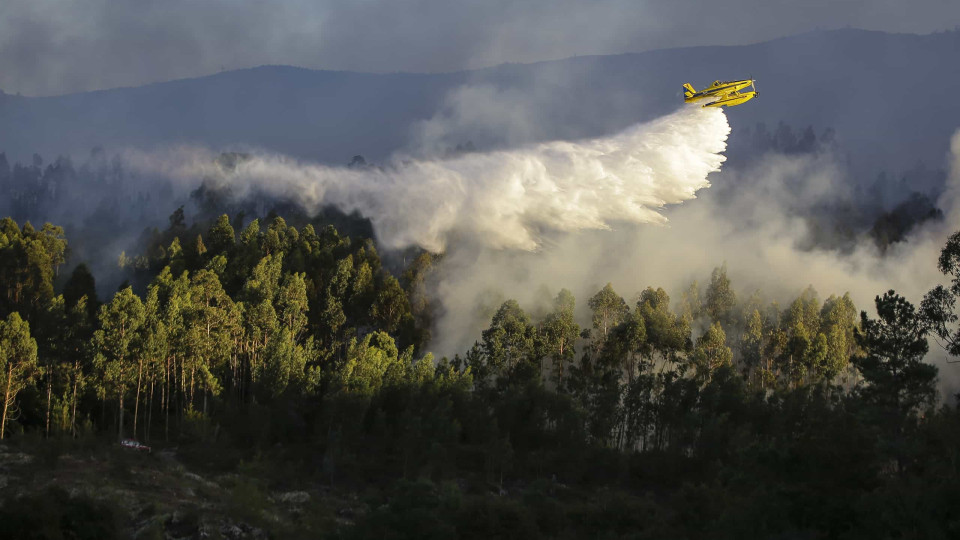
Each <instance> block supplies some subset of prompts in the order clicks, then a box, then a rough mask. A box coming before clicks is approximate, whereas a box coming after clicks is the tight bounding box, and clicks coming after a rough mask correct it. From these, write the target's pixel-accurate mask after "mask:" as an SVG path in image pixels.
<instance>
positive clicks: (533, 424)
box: [0, 208, 960, 538]
mask: <svg viewBox="0 0 960 540" xmlns="http://www.w3.org/2000/svg"><path fill="white" fill-rule="evenodd" d="M315 221H316V223H310V222H309V220H308V222H306V223H304V224H302V225H301V226H299V227H298V226H293V225H290V224H288V223H287V222H286V221H285V220H284V219H283V218H282V217H280V216H276V215H274V216H272V217H268V218H266V219H264V221H261V220H259V219H254V220H252V221H250V222H249V223H245V224H244V223H243V222H244V218H243V216H242V215H237V216H235V217H234V219H233V220H231V218H230V217H229V216H228V215H221V216H219V217H217V218H215V219H211V220H206V221H204V220H201V221H198V222H196V223H193V224H192V225H189V226H188V225H187V223H186V219H185V216H184V212H183V209H182V208H181V209H178V210H177V211H175V212H174V213H173V214H172V215H171V216H170V218H169V226H168V227H167V228H166V229H165V230H155V231H153V232H152V233H151V234H149V235H145V236H144V238H143V239H142V246H141V248H142V254H139V255H136V256H133V257H127V256H126V255H123V256H121V259H120V261H118V262H119V265H120V266H122V267H126V269H127V275H128V276H129V279H130V281H129V282H128V283H124V284H123V285H121V286H120V288H119V290H118V291H117V292H116V293H115V294H113V295H112V296H108V297H105V298H99V297H98V294H97V288H96V286H95V276H94V275H92V273H91V272H90V270H89V269H88V267H87V266H86V265H84V264H78V265H76V266H75V267H74V268H72V269H69V270H68V269H66V268H65V263H66V261H67V260H68V259H69V253H70V245H69V243H68V238H66V236H65V234H64V231H63V229H62V228H60V227H58V226H56V225H53V224H49V223H48V224H44V225H43V226H42V227H40V228H36V227H35V226H33V225H31V224H30V223H29V222H24V223H22V224H20V223H17V222H16V221H14V220H13V219H11V218H4V219H3V220H2V221H0V368H2V370H0V371H2V373H0V392H2V393H3V396H4V399H3V404H2V405H3V407H2V424H0V438H3V439H4V441H3V443H0V444H3V445H11V444H12V445H16V446H15V447H10V446H4V447H3V448H4V449H5V452H6V453H5V454H3V455H10V454H9V452H12V450H11V448H19V449H20V450H21V451H22V452H26V453H28V454H29V453H37V454H38V455H41V456H43V455H48V456H49V455H50V452H51V450H49V449H50V448H56V449H57V450H56V452H55V453H54V455H53V457H47V458H45V459H43V460H41V461H40V463H41V464H42V465H40V466H41V467H43V468H46V469H47V470H51V469H52V470H54V471H56V470H58V467H59V468H63V467H65V466H64V465H63V462H64V458H62V457H58V456H60V453H61V452H62V453H64V454H70V453H71V452H80V453H82V452H93V451H94V450H91V448H94V449H97V448H99V449H100V450H97V451H99V452H108V454H107V455H108V456H112V457H109V458H107V459H108V460H114V461H116V462H117V463H120V464H121V465H120V466H119V467H121V468H123V467H126V469H124V470H125V471H126V472H125V473H124V474H125V475H127V476H129V475H130V474H135V472H136V471H142V470H146V469H147V468H149V467H150V466H152V465H149V464H150V463H153V462H154V461H156V460H157V459H160V458H159V457H155V456H159V455H162V454H163V453H164V449H170V450H169V452H170V453H172V454H175V456H176V459H178V460H181V461H182V462H183V463H185V464H186V466H188V467H190V468H191V470H194V471H197V472H200V473H202V474H223V475H227V476H226V478H233V480H232V482H233V483H232V484H230V482H231V481H229V480H224V481H223V482H225V483H226V484H228V485H232V487H221V489H223V490H227V492H228V493H229V495H228V496H227V499H228V500H230V501H234V502H233V503H231V504H230V505H228V508H227V510H224V512H226V513H227V514H228V515H230V516H231V518H230V519H232V520H234V521H233V523H241V524H242V525H243V527H247V528H246V529H243V530H246V531H253V533H251V534H253V536H254V537H255V536H256V535H258V534H259V535H261V536H263V537H278V538H279V537H296V536H304V537H316V536H317V535H320V536H324V535H328V536H331V537H343V538H427V537H429V538H450V537H460V538H536V537H558V538H565V537H566V538H574V537H591V538H744V537H753V538H760V537H767V538H820V537H826V538H878V537H891V538H893V537H896V538H920V537H923V538H949V537H954V536H955V535H956V534H957V533H958V532H960V519H958V517H957V516H958V514H957V513H956V512H955V511H954V510H953V507H954V502H955V501H956V500H957V497H958V496H960V488H958V486H960V484H958V482H957V480H958V477H960V459H958V458H960V440H958V433H960V430H958V427H960V415H958V411H957V409H956V407H955V405H954V399H953V398H952V397H949V396H948V397H944V398H942V397H941V396H940V395H939V394H938V391H937V369H936V368H935V367H934V366H932V365H930V364H927V363H924V362H923V359H924V357H925V356H926V354H927V353H928V347H929V345H928V342H929V340H933V341H934V342H936V343H937V344H938V346H943V347H945V348H946V349H947V351H948V352H949V353H950V354H953V355H957V354H958V353H960V334H958V332H957V330H956V329H955V323H956V322H957V311H956V299H957V297H958V296H960V232H958V233H956V234H954V235H953V236H952V237H951V238H950V240H949V242H948V243H947V245H946V246H944V248H943V251H942V254H941V257H940V260H939V267H940V270H941V271H942V272H943V273H944V274H945V275H946V276H947V278H948V279H949V280H950V285H949V286H946V287H937V288H935V289H933V290H932V291H930V293H929V294H927V295H926V297H925V298H923V299H922V302H921V303H920V304H919V305H917V306H915V305H913V304H912V303H910V302H909V301H908V300H907V299H906V298H903V297H902V296H899V295H898V294H896V292H894V291H888V292H882V291H878V292H879V293H881V294H880V296H878V297H877V298H876V306H875V307H876V313H877V317H876V318H872V317H871V316H869V315H868V314H867V313H866V312H860V313H858V311H857V307H855V306H854V305H853V303H852V302H851V300H850V298H849V296H847V295H831V296H829V297H828V298H826V299H825V300H822V301H821V300H820V298H819V297H818V294H817V292H816V291H814V290H813V289H808V290H806V291H803V292H802V294H800V295H799V296H798V297H797V298H796V299H794V300H793V301H792V302H790V303H789V304H788V305H782V306H781V305H778V304H777V303H775V302H768V301H766V300H764V298H763V296H762V294H761V293H760V292H757V293H756V294H753V295H751V296H749V297H743V296H742V295H740V296H738V295H737V294H736V293H735V287H734V285H733V284H732V283H731V282H730V280H729V279H728V277H727V274H726V269H725V268H724V267H718V268H717V269H715V270H714V272H713V273H712V275H711V276H709V278H708V279H707V280H705V281H704V284H705V286H703V287H701V286H699V285H698V284H697V283H693V284H691V285H690V287H689V289H688V290H687V291H685V292H684V293H683V294H682V295H681V297H680V298H679V299H673V300H671V298H670V297H669V296H668V295H667V293H666V292H665V291H664V290H663V289H658V288H653V287H649V288H647V289H645V290H643V291H631V293H636V294H635V296H633V297H630V298H632V300H630V301H629V302H628V301H627V300H626V299H625V298H624V297H623V296H621V295H620V294H619V293H618V292H617V291H615V290H614V288H613V287H612V286H611V285H610V284H608V285H607V286H605V287H603V288H602V289H601V290H599V291H597V292H596V294H595V295H593V296H592V297H590V298H588V299H585V300H584V299H575V298H574V297H573V295H572V294H571V293H570V292H569V291H567V290H561V291H559V292H557V293H556V296H555V299H554V301H553V303H552V307H551V308H550V309H543V308H541V307H536V308H535V309H529V310H528V311H525V310H524V309H523V307H522V306H520V305H518V303H517V302H515V301H512V300H508V301H506V302H504V303H503V304H502V305H501V306H499V308H498V309H496V311H495V313H493V315H492V318H491V320H490V324H489V327H488V328H487V329H486V330H485V331H483V332H482V334H481V336H479V337H480V339H479V340H478V341H477V343H476V344H475V345H474V346H473V347H471V348H470V349H469V350H467V351H464V352H463V354H461V355H456V356H454V357H453V358H440V359H437V358H434V357H433V356H432V355H431V354H430V353H429V352H427V348H428V345H429V339H430V328H431V321H432V319H433V317H435V316H436V313H434V311H435V309H436V308H435V306H434V305H433V303H432V302H431V299H430V295H429V294H427V291H426V289H425V285H424V284H425V282H426V280H428V279H429V277H430V273H431V272H432V271H433V269H434V268H435V265H436V263H437V260H438V257H441V256H438V255H433V254H430V253H426V252H422V253H418V254H414V255H411V256H410V257H408V258H407V259H406V261H405V262H406V264H400V265H399V267H398V268H395V269H393V271H391V268H390V266H398V265H387V264H385V263H384V261H383V260H382V259H381V257H380V255H379V254H378V251H377V249H376V246H375V245H374V242H373V241H371V240H369V239H364V238H350V237H347V236H343V235H341V233H339V232H338V230H337V228H336V227H334V226H333V225H330V224H324V223H321V222H320V221H319V220H315ZM932 263H933V262H932ZM578 301H579V302H584V301H585V302H586V305H587V306H588V307H589V312H590V314H591V319H590V321H589V323H588V324H585V325H584V326H582V327H581V326H580V325H579V324H578V322H577V319H576V318H575V316H574V314H575V312H577V313H579V311H577V310H576V308H575V306H576V303H577V302H578ZM469 308H470V306H465V307H464V309H469ZM582 322H585V321H582ZM126 438H136V439H137V440H139V441H141V442H143V443H145V444H148V445H151V446H152V447H153V450H154V453H153V454H152V455H145V454H144V455H141V454H137V453H135V452H133V453H131V452H132V451H126V452H125V451H124V450H123V449H120V447H119V445H117V442H116V441H117V440H118V439H126ZM45 449H47V450H45ZM80 449H82V450H80ZM44 452H46V454H44ZM109 452H112V454H111V453H109ZM4 463H5V465H4V470H8V469H9V467H10V464H9V462H8V461H5V462H4ZM181 466H182V465H181ZM131 471H134V472H131ZM8 472H9V471H8ZM114 473H116V471H113V472H111V473H110V474H106V475H105V476H104V477H103V478H102V479H101V481H103V482H110V480H109V478H112V477H113V475H114ZM63 474H66V473H63ZM63 474H61V475H60V477H61V478H62V476H63ZM117 474H119V473H117ZM231 474H232V475H233V476H230V475H231ZM238 474H239V475H240V477H241V478H246V477H249V478H250V480H237V475H238ZM121 476H122V475H121ZM5 481H6V482H7V490H8V491H9V490H10V488H11V487H12V486H11V484H10V482H11V480H10V479H6V480H5ZM59 482H62V479H61V480H52V481H50V482H49V483H48V484H46V485H43V486H39V485H33V486H32V487H31V486H30V485H27V483H24V485H21V486H20V489H18V490H14V491H12V492H9V493H8V495H7V500H6V501H5V503H4V506H3V507H2V508H0V514H2V515H3V518H2V519H0V536H4V537H26V536H25V535H28V534H34V533H36V534H39V535H40V536H39V537H60V536H57V534H59V533H58V532H57V531H60V532H61V533H62V531H64V530H68V529H69V530H71V531H75V534H77V535H78V536H74V537H91V538H92V537H109V536H128V535H130V534H131V533H130V531H131V530H132V529H131V527H134V525H132V523H134V522H137V523H144V522H145V523H147V524H148V525H146V526H144V527H145V528H142V530H141V529H137V530H138V531H139V532H138V533H137V536H141V533H143V535H144V537H146V535H148V533H149V535H154V536H152V537H164V536H163V535H164V534H166V535H167V536H168V537H169V536H170V535H173V536H176V535H177V534H179V535H180V536H184V535H186V536H190V535H196V536H210V535H211V534H214V536H216V535H217V534H219V535H221V536H226V537H238V536H236V535H231V534H229V533H228V532H223V531H224V530H226V529H223V528H221V529H219V532H218V530H213V533H211V532H210V530H211V529H209V527H210V525H209V523H207V522H206V521H205V520H209V519H210V518H209V517H205V516H206V513H205V512H204V511H199V514H197V515H195V516H194V518H193V519H194V521H192V522H191V521H189V520H184V519H182V516H181V518H176V519H174V518H173V517H169V516H167V517H163V518H160V517H156V518H154V519H153V521H150V519H146V518H144V517H143V516H144V515H147V516H150V515H154V514H155V515H157V516H161V515H165V514H163V512H162V510H163V508H160V507H156V506H151V507H149V508H148V509H143V508H140V509H139V510H138V513H137V514H136V516H135V517H130V516H129V515H127V514H125V513H124V512H121V511H119V510H118V509H117V508H118V506H122V505H120V504H119V503H118V502H117V501H114V500H111V499H110V498H109V497H105V496H103V495H98V492H97V491H96V490H95V489H94V490H90V491H87V492H83V491H82V490H81V491H77V490H73V491H72V492H69V493H68V492H67V491H63V490H62V488H60V487H58V483H59ZM321 487H322V488H323V489H334V490H338V491H337V493H341V494H351V495H349V497H350V499H349V500H352V501H354V502H353V503H351V504H352V509H351V510H349V511H347V512H346V514H344V513H343V512H341V513H340V514H337V513H333V511H332V510H331V508H330V507H325V506H324V505H323V504H322V503H321V502H320V501H318V500H314V502H312V503H310V502H308V503H306V507H304V508H301V509H300V510H299V511H297V512H294V513H292V514H289V515H286V514H285V515H284V516H285V517H284V518H282V519H280V518H273V519H271V518H269V517H268V516H267V515H266V514H267V513H266V512H265V510H264V508H266V507H267V506H268V505H269V504H279V503H276V502H274V503H268V502H265V501H266V500H267V496H266V495H265V493H268V492H271V491H278V490H283V489H290V488H295V489H298V490H302V491H295V492H292V493H303V494H305V495H306V494H308V493H310V492H311V491H313V492H316V490H318V489H321ZM345 497H346V496H345ZM271 500H273V499H271ZM310 500H311V499H310V498H309V496H308V497H307V501H310ZM236 501H241V502H236ZM244 501H245V502H244ZM302 502H303V500H300V503H302ZM209 512H212V511H209ZM175 515H176V514H175ZM344 515H345V516H346V517H344ZM78 516H81V517H78ZM138 520H139V521H138ZM138 526H139V525H138ZM237 526H239V525H236V526H234V528H236V527H237ZM58 527H59V528H58ZM178 527H179V529H177V528H178ZM184 527H186V529H184ZM175 530H179V531H180V533H176V532H175ZM31 531H32V532H31ZM38 531H39V532H38ZM44 531H46V532H44ZM76 531H80V532H76ZM144 531H146V532H144ZM171 531H174V532H171ZM181 533H183V534H181ZM240 536H243V535H240Z"/></svg>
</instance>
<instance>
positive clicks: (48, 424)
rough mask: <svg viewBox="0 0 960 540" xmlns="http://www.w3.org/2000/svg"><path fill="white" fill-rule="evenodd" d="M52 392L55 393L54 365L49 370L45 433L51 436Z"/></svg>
mask: <svg viewBox="0 0 960 540" xmlns="http://www.w3.org/2000/svg"><path fill="white" fill-rule="evenodd" d="M51 394H53V367H52V366H51V367H50V368H49V369H48V371H47V414H46V428H45V430H44V431H45V435H46V437H47V438H48V439H49V438H50V401H51Z"/></svg>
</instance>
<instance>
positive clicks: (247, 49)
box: [0, 0, 960, 95]
mask: <svg viewBox="0 0 960 540" xmlns="http://www.w3.org/2000/svg"><path fill="white" fill-rule="evenodd" d="M907 6H909V8H907ZM907 9H909V11H907ZM958 25H960V2H958V1H957V0H913V1H911V2H907V1H905V0H803V1H801V0H789V1H788V0H723V1H719V2H718V1H704V0H697V1H693V0H522V1H517V0H453V1H452V0H283V1H280V2H277V1H268V0H84V1H81V0H0V89H3V90H4V91H6V92H7V93H16V92H22V93H23V94H25V95H50V94H61V93H68V92H76V91H84V90H93V89H99V88H110V87H115V86H130V85H140V84H145V83H150V82H156V81H164V80H169V79H175V78H181V77H191V76H197V75H204V74H208V73H212V72H216V71H219V70H221V69H237V68H243V67H251V66H257V65H262V64H290V65H297V66H303V67H310V68H323V69H344V70H357V71H376V72H383V71H453V70H459V69H469V68H476V67H483V66H488V65H494V64H499V63H503V62H531V61H536V60H547V59H555V58H564V57H568V56H573V55H586V54H608V53H619V52H633V51H644V50H650V49H658V48H665V47H679V46H686V45H716V44H731V45H732V44H742V43H750V42H755V41H762V40H766V39H771V38H776V37H781V36H784V35H789V34H796V33H800V32H806V31H809V30H815V29H817V28H821V29H832V28H840V27H844V26H853V27H858V28H867V29H875V30H886V31H892V32H913V33H929V32H935V31H941V30H949V29H954V28H955V27H957V26H958Z"/></svg>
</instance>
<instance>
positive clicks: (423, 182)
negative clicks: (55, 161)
mask: <svg viewBox="0 0 960 540" xmlns="http://www.w3.org/2000/svg"><path fill="white" fill-rule="evenodd" d="M729 132H730V127H729V125H728V124H727V120H726V116H725V115H724V114H723V112H722V111H720V110H719V109H702V108H700V107H685V108H682V109H680V110H678V111H677V112H675V113H673V114H670V115H667V116H664V117H662V118H659V119H657V120H655V121H652V122H649V123H645V124H640V125H636V126H634V127H631V128H629V129H627V130H625V131H623V132H621V133H618V134H616V135H613V136H610V137H605V138H598V139H591V140H582V141H574V142H562V141H557V142H548V143H541V144H536V145H530V146H527V147H521V148H518V149H514V150H505V151H494V152H484V153H481V152H474V153H467V154H461V155H459V156H457V157H453V158H450V159H444V160H424V159H403V158H399V157H398V158H395V159H394V160H393V161H392V162H391V163H389V164H387V165H386V166H384V167H364V168H358V169H356V168H354V169H351V168H343V167H329V166H323V165H316V164H305V163H301V162H298V161H296V160H293V159H290V158H287V157H284V156H276V155H259V156H254V157H253V158H252V159H250V160H247V161H243V162H241V163H240V164H238V165H237V167H236V169H235V170H234V171H233V172H231V173H230V174H229V175H228V177H227V178H226V179H225V182H226V183H227V185H229V187H230V188H232V189H233V190H234V191H235V192H236V193H238V194H240V195H244V194H246V193H249V191H248V190H257V191H259V192H264V193H267V194H270V195H275V196H279V197H284V198H289V199H290V200H293V201H296V202H298V203H299V204H301V205H303V206H304V208H305V209H307V210H308V211H313V210H317V209H319V208H320V207H322V206H324V205H334V206H337V207H338V208H340V209H341V210H343V211H345V212H353V211H358V212H360V213H361V214H362V215H364V216H365V217H367V218H369V219H370V220H371V221H372V223H373V225H374V230H375V232H376V235H377V237H378V240H379V242H380V243H381V245H383V246H384V247H386V248H405V247H409V246H420V247H422V248H424V249H427V250H430V251H434V252H440V251H443V250H445V249H446V248H447V246H448V244H449V243H450V241H451V240H452V239H454V238H456V239H458V240H462V241H467V242H471V243H477V244H479V245H482V246H485V247H489V248H495V249H518V250H527V251H531V250H536V249H538V248H539V247H540V245H541V242H542V239H543V237H544V235H548V234H551V233H553V232H571V231H577V230H584V229H608V228H610V226H611V224H612V223H615V222H630V223H657V224H662V223H665V222H666V218H665V217H664V216H663V214H662V213H661V212H660V209H661V208H662V207H664V206H665V205H669V204H677V203H681V202H683V201H686V200H689V199H692V198H694V197H695V194H696V192H697V190H699V189H702V188H705V187H707V186H709V185H710V183H709V182H708V181H707V175H708V174H709V173H711V172H714V171H717V170H719V168H720V164H721V163H722V162H723V161H724V159H725V158H724V156H723V155H721V152H722V151H723V150H724V149H725V148H726V138H727V135H728V134H729ZM128 160H129V161H131V162H132V163H133V164H134V167H136V168H138V169H139V170H150V171H151V172H153V173H159V174H165V175H168V176H173V177H180V178H197V177H198V176H202V175H207V176H210V175H214V176H216V175H217V171H215V170H214V168H213V167H214V166H213V165H211V163H212V162H213V160H212V159H211V156H210V155H206V154H205V153H202V152H200V153H197V152H193V151H178V152H177V153H176V155H175V156H167V157H164V158H161V159H157V157H156V156H155V155H146V154H141V155H131V156H128Z"/></svg>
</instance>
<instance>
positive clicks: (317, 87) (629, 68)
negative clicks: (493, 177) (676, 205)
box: [0, 29, 960, 177]
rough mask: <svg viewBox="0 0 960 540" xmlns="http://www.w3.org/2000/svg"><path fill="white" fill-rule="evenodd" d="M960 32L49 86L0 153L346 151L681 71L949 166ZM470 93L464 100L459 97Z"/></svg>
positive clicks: (533, 116) (574, 101) (4, 105)
mask: <svg viewBox="0 0 960 540" xmlns="http://www.w3.org/2000/svg"><path fill="white" fill-rule="evenodd" d="M958 52H960V32H958V31H954V32H945V33H938V34H929V35H922V36H921V35H911V34H888V33H883V32H874V31H863V30H852V29H847V30H835V31H818V32H811V33H807V34H802V35H797V36H793V37H788V38H782V39H777V40H773V41H768V42H764V43H758V44H754V45H747V46H733V47H692V48H682V49H667V50H658V51H652V52H646V53H640V54H622V55H612V56H590V57H575V58H569V59H565V60H559V61H551V62H542V63H536V64H505V65H500V66H497V67H492V68H488V69H482V70H476V71H464V72H456V73H442V74H412V73H394V74H365V73H354V72H334V71H316V70H308V69H301V68H294V67H286V66H264V67H259V68H252V69H245V70H238V71H228V72H222V73H218V74H215V75H210V76H207V77H201V78H196V79H183V80H177V81H171V82H165V83H158V84H152V85H147V86H143V87H137V88H118V89H112V90H104V91H96V92H89V93H81V94H70V95H64V96H56V97H43V98H31V97H21V96H12V95H0V126H2V130H0V151H6V152H7V155H8V157H9V158H11V161H13V160H17V159H19V160H22V161H26V160H28V158H29V156H30V155H31V154H32V153H33V152H39V153H41V154H42V155H43V156H44V157H45V158H48V159H50V158H53V157H54V156H55V155H57V154H72V155H74V156H85V155H87V153H88V152H89V151H90V149H91V148H92V147H94V146H97V145H101V146H104V147H106V148H107V149H108V151H112V150H116V149H119V148H121V147H129V146H133V147H137V148H152V147H155V146H158V145H159V146H166V145H180V144H188V145H193V144H195V145H202V146H204V147H209V148H213V149H215V150H220V149H228V148H238V147H240V148H243V147H254V148H259V149H263V150H269V151H274V152H278V153H283V154H289V155H292V156H295V157H298V158H303V159H309V160H316V161H321V162H326V163H337V164H342V163H345V162H347V161H349V159H350V158H351V156H353V155H355V154H362V155H364V156H366V157H367V158H368V159H370V160H381V159H383V158H385V157H386V156H387V155H390V154H392V153H395V152H398V151H402V152H411V153H418V152H431V151H433V152H436V151H442V150H443V149H444V148H453V147H454V146H456V145H457V144H461V143H466V142H467V141H470V142H472V143H473V144H474V145H476V146H477V147H478V148H491V147H499V146H507V145H515V144H522V143H527V142H533V141H540V140H550V139H571V138H579V137H587V136H596V135H600V134H605V133H609V132H611V131H614V130H617V129H620V128H623V127H626V126H628V125H631V124H633V123H635V122H638V121H642V120H648V119H650V118H652V117H655V116H659V115H662V114H664V113H667V112H669V111H671V110H673V109H675V108H677V107H678V103H679V101H680V100H679V88H680V84H681V83H683V82H691V83H692V84H693V85H694V86H700V87H702V86H705V85H707V84H709V83H710V82H712V80H714V79H715V78H721V79H729V78H739V77H747V76H751V75H752V76H753V77H755V78H756V79H757V81H758V90H759V91H760V94H761V95H760V97H759V99H757V100H754V101H753V102H751V103H750V106H748V107H740V108H737V109H734V110H732V111H731V113H730V122H731V125H732V127H733V130H734V133H736V132H737V131H738V129H743V128H746V127H752V126H754V125H755V124H756V123H757V122H764V123H766V124H767V126H768V127H771V128H773V127H775V126H776V125H777V123H778V122H780V121H783V122H785V123H787V124H789V125H791V126H794V127H795V128H803V127H805V126H807V125H812V126H813V127H814V129H815V130H816V131H817V132H818V133H819V132H821V131H822V130H823V129H825V128H833V129H835V130H836V132H837V135H838V137H839V138H840V140H841V141H842V145H843V148H844V149H845V150H846V151H848V152H849V153H850V156H851V161H852V164H853V166H854V170H856V171H857V172H859V173H861V174H863V175H865V176H870V177H872V176H875V174H876V172H877V171H880V170H889V171H891V172H892V173H893V174H897V173H899V171H902V170H904V169H906V168H909V167H912V166H913V165H914V164H915V163H916V162H917V161H918V160H921V161H923V162H924V163H925V164H927V165H928V166H930V167H934V168H939V167H943V166H944V165H945V161H944V160H945V156H946V153H947V146H948V141H949V138H950V135H951V134H952V133H953V131H954V130H955V129H956V128H957V124H958V120H960V100H957V99H956V98H955V96H956V94H957V93H958V91H960V72H958V71H957V70H955V69H949V67H948V66H950V65H951V64H952V63H953V62H954V61H955V58H956V57H957V53H958ZM468 105H469V106H468Z"/></svg>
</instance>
